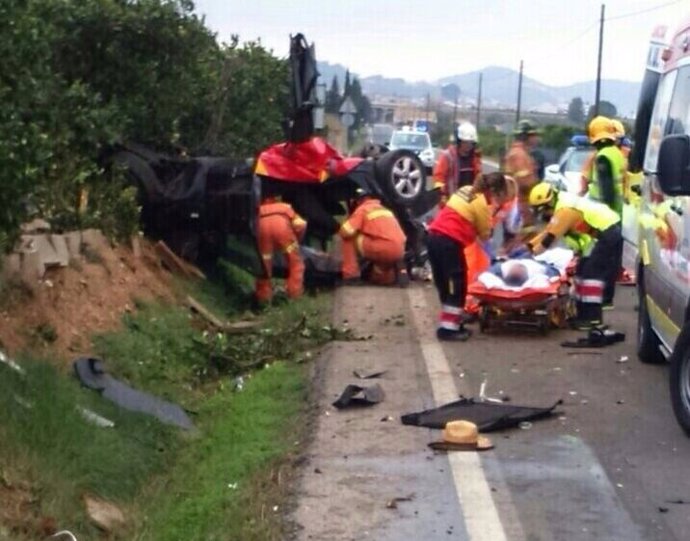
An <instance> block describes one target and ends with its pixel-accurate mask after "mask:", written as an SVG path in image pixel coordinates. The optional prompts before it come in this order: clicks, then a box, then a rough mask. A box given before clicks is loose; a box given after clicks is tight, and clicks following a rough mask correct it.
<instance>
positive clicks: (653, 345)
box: [637, 274, 666, 364]
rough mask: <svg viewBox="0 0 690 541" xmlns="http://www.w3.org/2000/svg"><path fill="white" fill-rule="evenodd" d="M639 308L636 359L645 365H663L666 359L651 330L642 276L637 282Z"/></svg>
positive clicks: (659, 343) (656, 337)
mask: <svg viewBox="0 0 690 541" xmlns="http://www.w3.org/2000/svg"><path fill="white" fill-rule="evenodd" d="M638 295H639V303H640V308H639V310H638V311H637V357H638V358H639V359H640V361H642V362H643V363H645V364H663V363H665V362H666V357H664V354H663V353H662V352H661V349H659V346H660V345H661V342H660V341H659V337H658V336H657V335H656V333H655V332H654V329H652V323H651V321H650V319H649V312H648V308H647V297H646V294H645V288H644V276H643V275H642V274H640V278H639V280H638Z"/></svg>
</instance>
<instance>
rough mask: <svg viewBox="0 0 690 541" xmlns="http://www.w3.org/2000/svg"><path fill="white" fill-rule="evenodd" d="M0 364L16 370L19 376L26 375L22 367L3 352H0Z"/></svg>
mask: <svg viewBox="0 0 690 541" xmlns="http://www.w3.org/2000/svg"><path fill="white" fill-rule="evenodd" d="M0 363H3V364H6V365H7V366H9V367H10V368H11V369H12V370H14V371H15V372H18V373H19V374H22V375H24V374H25V373H26V372H25V371H24V369H23V368H22V367H21V366H19V365H18V364H17V363H15V362H14V361H13V360H12V359H10V358H9V357H8V356H7V355H5V354H4V353H3V352H2V351H0Z"/></svg>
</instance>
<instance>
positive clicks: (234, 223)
mask: <svg viewBox="0 0 690 541" xmlns="http://www.w3.org/2000/svg"><path fill="white" fill-rule="evenodd" d="M290 61H291V65H292V79H293V85H292V93H291V94H292V98H291V99H292V104H291V105H292V107H291V110H292V113H291V115H290V118H289V122H288V129H287V132H288V133H287V135H288V137H287V139H288V140H287V141H286V142H283V143H279V144H276V145H273V146H271V147H269V148H267V149H265V150H264V151H263V152H261V153H260V154H259V155H258V157H257V158H256V159H255V160H254V161H253V162H252V163H247V162H245V161H242V160H235V159H231V158H220V157H193V158H182V157H172V156H167V155H164V154H160V153H156V152H152V151H151V150H149V149H146V148H144V147H142V146H138V145H122V146H119V147H117V148H116V149H115V152H114V153H113V155H112V157H111V160H112V162H114V163H116V164H119V165H120V166H123V167H124V168H125V171H126V175H127V177H128V179H129V181H130V182H131V183H132V184H133V185H135V186H136V187H137V188H138V191H139V195H140V202H141V205H142V222H143V227H144V231H145V232H146V233H147V234H148V235H150V236H153V237H156V238H161V239H163V240H165V241H166V242H167V243H168V244H169V245H170V247H171V248H172V249H173V250H174V251H175V252H177V253H178V255H180V256H182V257H185V258H187V259H189V260H191V261H195V262H197V263H199V264H201V265H202V266H206V265H209V264H211V263H213V261H214V260H215V259H216V258H217V257H219V256H225V257H229V258H230V259H231V260H233V261H234V262H235V263H237V264H239V265H240V266H243V267H244V268H246V269H247V270H249V271H250V272H252V273H254V274H256V275H259V274H260V273H262V272H263V266H262V265H261V264H260V261H259V258H258V249H257V245H256V237H255V233H256V221H257V214H258V207H259V203H260V201H261V197H262V195H271V196H281V197H282V198H283V200H285V201H286V202H289V203H290V204H291V205H292V206H293V207H294V209H295V210H296V211H297V212H298V213H299V214H300V215H302V217H304V218H305V219H306V220H307V224H308V226H307V234H306V236H305V241H304V242H305V244H306V245H313V244H317V245H319V246H322V247H323V246H325V244H326V241H327V240H328V239H330V238H331V237H332V236H333V235H334V234H335V233H336V232H337V231H338V229H339V218H340V217H342V216H345V215H346V214H347V212H348V202H350V201H351V200H353V199H354V197H355V192H356V190H357V189H358V188H363V189H364V190H366V191H367V192H369V193H372V194H374V195H376V196H377V197H379V198H380V199H381V201H382V203H383V204H384V205H386V206H387V207H389V208H390V209H391V210H392V211H393V212H394V214H395V215H396V217H397V218H398V220H399V222H400V224H401V226H402V228H403V230H404V231H405V234H406V235H407V239H408V240H407V247H406V258H407V263H408V266H410V267H411V266H415V265H421V264H423V263H424V261H425V251H424V242H423V237H424V231H425V229H424V224H423V221H422V220H423V218H424V217H425V216H426V215H428V213H429V212H430V211H431V210H432V209H433V208H434V207H435V206H436V205H437V203H438V200H439V193H438V191H437V190H429V189H428V188H427V179H426V174H425V171H424V166H423V164H422V163H421V161H420V160H419V158H418V157H417V156H416V155H415V153H414V152H412V151H409V150H402V149H401V150H394V151H389V152H384V153H381V154H379V155H376V156H374V157H371V156H370V157H344V156H342V155H341V154H340V153H338V151H337V150H335V149H334V148H333V147H332V146H330V145H329V144H328V143H327V142H326V141H324V140H323V139H321V138H319V137H316V136H314V133H315V129H314V124H313V117H312V113H313V108H314V104H315V101H314V96H313V93H314V88H315V85H316V79H317V77H318V73H317V72H316V68H315V66H316V62H315V59H314V50H313V45H311V46H309V45H307V43H306V40H305V39H304V37H303V36H302V35H297V36H294V37H292V38H291V54H290ZM231 240H232V242H230V241H231ZM237 241H240V242H237ZM238 245H243V246H245V247H250V249H249V250H247V249H244V250H243V249H237V246H238ZM304 253H305V256H306V257H305V258H306V260H307V261H306V269H307V276H306V279H307V280H309V278H310V276H309V270H310V269H311V268H313V267H314V266H313V265H310V258H311V257H312V255H313V254H314V253H315V252H314V251H312V250H305V252H304ZM322 267H323V266H322V265H321V266H320V268H322ZM334 272H335V271H334Z"/></svg>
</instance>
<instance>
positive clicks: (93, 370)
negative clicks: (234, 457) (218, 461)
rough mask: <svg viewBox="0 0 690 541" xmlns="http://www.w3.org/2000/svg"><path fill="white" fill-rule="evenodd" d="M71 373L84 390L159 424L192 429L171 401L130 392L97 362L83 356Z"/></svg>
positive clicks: (134, 391) (185, 415)
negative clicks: (155, 420) (152, 417)
mask: <svg viewBox="0 0 690 541" xmlns="http://www.w3.org/2000/svg"><path fill="white" fill-rule="evenodd" d="M73 366H74V372H75V374H76V376H77V378H78V379H79V381H80V382H81V383H82V385H84V386H85V387H87V388H89V389H92V390H94V391H97V392H99V393H101V395H103V397H104V398H107V399H108V400H110V401H111V402H114V403H115V404H117V405H118V406H120V407H122V408H124V409H126V410H130V411H136V412H139V413H146V414H148V415H152V416H154V417H156V418H157V419H158V420H159V421H161V422H163V423H166V424H170V425H174V426H177V427H179V428H184V429H186V430H189V429H192V428H194V424H193V423H192V420H191V419H190V418H189V416H188V415H187V414H186V413H185V411H184V410H183V409H182V408H181V407H180V406H178V405H177V404H173V403H172V402H167V401H165V400H163V399H161V398H158V397H155V396H153V395H150V394H148V393H145V392H143V391H138V390H137V389H133V388H132V387H130V386H129V385H127V384H126V383H122V382H121V381H119V380H117V379H115V378H114V377H112V376H111V375H110V374H108V373H107V372H106V371H105V368H104V366H103V363H102V362H101V361H100V360H99V359H95V358H88V357H82V358H80V359H77V360H76V361H74V363H73Z"/></svg>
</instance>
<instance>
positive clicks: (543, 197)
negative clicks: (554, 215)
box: [529, 182, 556, 207]
mask: <svg viewBox="0 0 690 541" xmlns="http://www.w3.org/2000/svg"><path fill="white" fill-rule="evenodd" d="M555 195H556V190H555V189H554V187H553V186H552V185H551V184H550V183H548V182H540V183H539V184H537V185H536V186H534V187H533V188H532V189H531V190H530V192H529V204H530V206H532V207H543V206H544V205H548V204H550V203H551V202H552V201H553V199H554V196H555Z"/></svg>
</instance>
